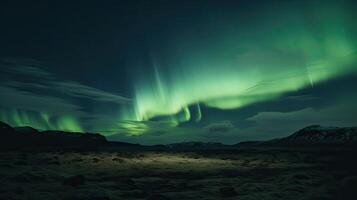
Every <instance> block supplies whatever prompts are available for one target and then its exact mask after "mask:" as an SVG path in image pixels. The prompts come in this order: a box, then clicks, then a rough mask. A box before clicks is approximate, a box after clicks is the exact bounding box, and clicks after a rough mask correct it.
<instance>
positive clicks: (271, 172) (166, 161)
mask: <svg viewBox="0 0 357 200" xmlns="http://www.w3.org/2000/svg"><path fill="white" fill-rule="evenodd" d="M1 137H2V140H1V142H0V143H1V147H2V148H1V149H2V151H1V152H0V199H1V200H2V199H4V200H12V199H31V200H32V199H34V200H37V199H59V200H62V199H63V200H67V199H68V200H75V199H87V200H107V199H151V200H154V199H156V200H160V199H243V200H248V199H284V200H285V199H287V200H288V199H299V200H300V199H302V200H304V199H307V200H323V199H326V200H327V199H342V200H344V199H351V200H352V199H356V198H357V190H356V188H357V162H356V153H357V148H355V146H356V145H355V142H356V129H355V128H336V127H333V128H323V127H320V126H310V127H307V128H305V129H302V130H300V131H298V132H296V133H294V134H292V135H291V136H289V137H287V138H282V139H277V140H272V141H267V142H246V143H240V144H237V145H232V146H229V145H222V144H219V143H199V142H190V143H177V144H172V145H159V146H151V147H149V146H140V145H132V144H128V143H120V142H118V143H115V142H108V141H107V140H106V139H105V138H104V137H103V136H101V135H98V134H78V133H64V132H47V133H43V132H39V131H37V130H34V129H31V128H28V127H27V128H21V129H18V128H16V129H13V128H12V127H10V126H8V125H6V124H4V123H2V124H1ZM22 138H25V139H22ZM332 138H333V139H332ZM33 144H36V145H33Z"/></svg>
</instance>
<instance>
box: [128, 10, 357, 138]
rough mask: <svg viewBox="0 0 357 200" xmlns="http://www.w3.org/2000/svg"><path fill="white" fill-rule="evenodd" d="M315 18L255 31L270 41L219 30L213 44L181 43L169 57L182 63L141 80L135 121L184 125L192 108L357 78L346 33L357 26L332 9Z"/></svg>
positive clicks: (242, 102)
mask: <svg viewBox="0 0 357 200" xmlns="http://www.w3.org/2000/svg"><path fill="white" fill-rule="evenodd" d="M309 15H310V16H309V17H310V18H309V20H311V21H313V23H312V22H309V21H307V20H306V19H305V18H304V16H300V15H299V14H295V15H294V13H292V14H289V15H288V17H286V16H281V15H275V16H274V15H273V16H271V17H270V18H265V19H264V20H265V22H264V23H262V22H258V24H254V25H256V27H255V28H254V29H256V30H259V32H260V33H265V35H260V34H254V33H252V35H250V36H251V38H250V37H243V36H242V35H243V34H240V33H239V32H240V30H239V27H238V28H237V29H238V30H228V31H226V30H225V29H224V28H220V27H218V29H219V30H220V34H218V36H217V35H215V38H213V39H212V38H210V37H207V39H206V40H205V39H203V41H202V42H201V43H199V42H195V41H194V40H190V42H192V43H193V44H192V45H188V44H187V42H186V43H185V42H181V43H177V44H176V46H175V48H172V49H170V50H169V51H170V52H172V54H173V55H176V58H177V59H176V64H173V63H170V64H171V65H173V67H172V66H164V65H165V64H160V62H158V59H155V62H154V64H153V68H154V70H153V71H154V73H153V75H152V78H151V79H148V78H146V79H145V80H144V81H140V80H139V81H137V83H139V84H138V85H137V86H136V90H135V94H136V96H135V102H136V103H135V115H134V116H133V117H132V118H131V120H135V121H147V120H150V119H151V118H155V117H158V116H167V120H168V121H171V122H172V123H173V124H178V123H180V122H182V121H188V120H190V110H188V107H189V106H191V105H195V104H197V105H199V104H204V105H206V106H208V107H212V108H218V109H237V108H241V107H244V106H247V105H250V104H254V103H257V102H262V101H267V100H272V99H275V98H278V97H280V96H281V95H283V94H284V93H287V92H293V91H297V90H300V89H302V88H305V87H314V85H315V84H318V83H320V82H323V81H326V80H328V79H332V78H336V77H339V76H343V75H346V74H349V73H351V72H354V71H356V67H355V66H356V65H355V64H356V59H357V58H356V47H357V46H356V39H355V38H353V36H352V34H351V33H349V32H348V31H349V30H351V29H353V24H354V23H348V22H349V20H350V19H349V18H347V17H346V15H345V14H344V11H343V9H341V8H340V7H339V6H336V5H329V6H326V7H325V8H324V7H319V8H318V10H315V12H312V13H309ZM279 19H280V20H279ZM237 24H238V22H237ZM230 25H231V26H230V27H234V23H232V24H230ZM272 27H275V28H272ZM251 32H253V31H251ZM207 34H208V35H209V34H210V33H207ZM240 36H242V38H240ZM210 43H211V44H212V45H211V44H210ZM206 44H210V45H208V47H209V48H205V45H206ZM185 45H186V46H185ZM189 46H191V48H189ZM174 49H178V51H177V52H175V50H174ZM180 52H184V53H180ZM157 57H160V56H157ZM163 63H164V62H163ZM177 63H178V64H177ZM199 111H200V110H199ZM180 112H181V113H184V116H185V117H184V118H182V117H181V118H177V114H178V113H180ZM200 115H201V114H199V116H200ZM198 120H199V119H198ZM143 132H144V131H143Z"/></svg>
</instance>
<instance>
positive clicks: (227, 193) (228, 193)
mask: <svg viewBox="0 0 357 200" xmlns="http://www.w3.org/2000/svg"><path fill="white" fill-rule="evenodd" d="M219 194H220V195H221V196H222V197H233V196H237V195H238V193H237V191H236V190H235V189H234V188H233V187H222V188H220V189H219Z"/></svg>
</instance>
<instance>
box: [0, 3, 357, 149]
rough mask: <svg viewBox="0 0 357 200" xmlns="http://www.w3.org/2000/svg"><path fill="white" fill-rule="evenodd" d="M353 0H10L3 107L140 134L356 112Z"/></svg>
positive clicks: (265, 135)
mask: <svg viewBox="0 0 357 200" xmlns="http://www.w3.org/2000/svg"><path fill="white" fill-rule="evenodd" d="M356 19H357V3H354V1H342V0H338V1H326V0H322V1H313V0H307V1H302V0H297V1H283V0H282V1H268V0H266V1H255V0H246V1H238V0H237V1H229V0H227V1H218V0H216V1H210V0H205V1H204V0H197V1H182V0H181V1H164V0H163V1H149V0H143V1H88V0H86V1H1V2H0V121H3V122H6V123H9V124H10V125H12V126H32V127H34V128H37V129H39V130H64V131H76V132H77V131H80V132H99V133H102V134H103V135H106V136H108V138H109V139H112V140H120V141H127V142H135V143H141V144H159V143H173V142H182V141H203V142H222V143H226V144H233V143H236V142H239V141H246V140H267V139H272V138H278V137H283V136H287V135H289V134H291V133H292V132H294V131H296V130H297V129H300V128H303V127H305V126H308V125H312V124H320V125H325V126H356V125H357V117H356V115H357V103H356V102H357V92H356V91H357V90H356V89H357V54H356V50H357V21H356Z"/></svg>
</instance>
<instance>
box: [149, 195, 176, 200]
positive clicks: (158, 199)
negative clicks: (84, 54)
mask: <svg viewBox="0 0 357 200" xmlns="http://www.w3.org/2000/svg"><path fill="white" fill-rule="evenodd" d="M146 199H147V200H171V198H169V197H167V196H164V195H162V194H153V195H150V196H149V197H148V198H146Z"/></svg>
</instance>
